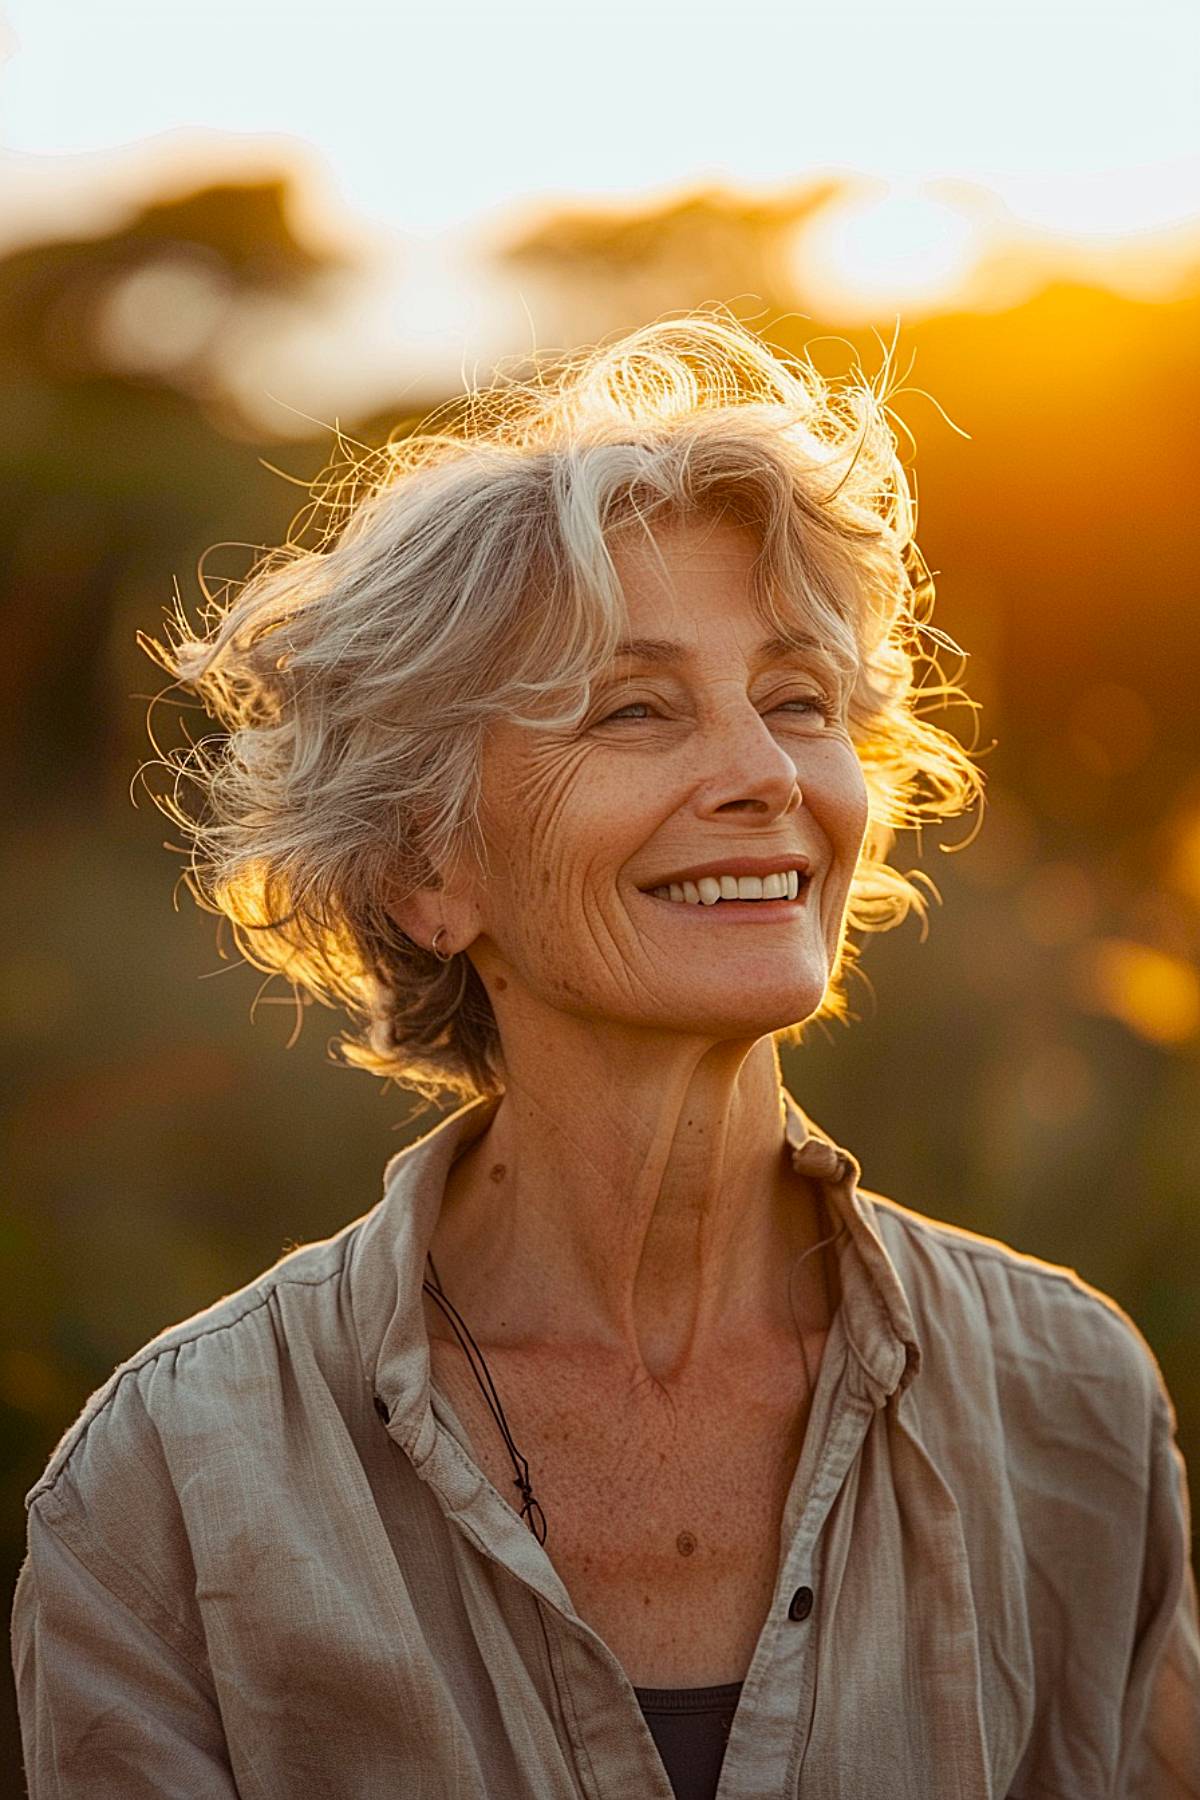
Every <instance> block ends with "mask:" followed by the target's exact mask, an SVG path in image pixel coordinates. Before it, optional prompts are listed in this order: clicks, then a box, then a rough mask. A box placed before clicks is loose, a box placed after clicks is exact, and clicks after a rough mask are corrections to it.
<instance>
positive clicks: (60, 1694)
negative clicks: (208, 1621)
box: [12, 1504, 238, 1800]
mask: <svg viewBox="0 0 1200 1800" xmlns="http://www.w3.org/2000/svg"><path fill="white" fill-rule="evenodd" d="M142 1610H144V1611H146V1612H151V1611H152V1610H153V1609H152V1607H147V1608H146V1609H142ZM12 1644H13V1671H14V1674H15V1677H16V1687H17V1705H18V1709H19V1713H20V1720H21V1741H22V1747H23V1750H24V1757H25V1779H26V1783H27V1786H28V1793H29V1800H77V1797H78V1800H82V1797H83V1796H84V1795H87V1796H89V1800H118V1796H119V1800H185V1797H186V1800H201V1797H202V1800H237V1793H238V1790H237V1786H236V1784H235V1782H234V1778H233V1772H232V1770H231V1768H230V1763H229V1756H228V1751H227V1748H226V1743H225V1735H224V1732H223V1730H222V1726H221V1717H220V1710H219V1708H218V1705H217V1701H216V1696H215V1693H214V1690H213V1686H212V1681H211V1678H210V1676H209V1673H208V1670H207V1667H206V1663H205V1658H204V1656H203V1653H202V1647H198V1651H197V1655H196V1656H195V1658H194V1659H193V1658H191V1657H188V1656H186V1655H185V1654H184V1653H183V1651H182V1649H181V1648H180V1647H179V1646H178V1645H173V1644H170V1643H168V1642H167V1640H166V1638H165V1637H163V1636H162V1635H161V1634H160V1633H159V1632H158V1631H156V1630H155V1629H154V1628H153V1626H152V1625H150V1624H149V1623H148V1622H147V1618H146V1617H144V1616H142V1611H140V1610H139V1609H136V1608H134V1607H133V1606H132V1605H130V1604H129V1603H128V1602H127V1601H126V1600H122V1599H121V1598H119V1597H118V1596H117V1595H116V1594H114V1593H112V1592H111V1591H110V1590H109V1588H107V1587H106V1586H105V1585H104V1583H103V1582H102V1581H101V1580H100V1579H99V1577H98V1576H97V1575H95V1574H94V1573H93V1572H92V1571H91V1570H90V1569H88V1568H86V1567H85V1565H84V1564H83V1562H82V1561H81V1560H80V1559H79V1557H78V1556H77V1555H76V1554H75V1553H74V1551H73V1550H71V1549H69V1548H68V1547H67V1545H66V1544H65V1543H64V1542H63V1541H62V1539H61V1538H59V1537H58V1536H57V1535H56V1534H55V1532H54V1531H53V1530H52V1529H51V1527H50V1526H49V1525H48V1524H47V1523H46V1522H45V1520H44V1519H43V1518H42V1517H41V1515H40V1513H39V1511H38V1508H37V1506H36V1504H35V1505H33V1506H31V1507H30V1509H29V1553H28V1555H27V1557H26V1559H25V1561H24V1563H23V1564H22V1567H21V1572H20V1575H19V1577H18V1580H17V1587H16V1593H15V1596H14V1600H13V1615H12Z"/></svg>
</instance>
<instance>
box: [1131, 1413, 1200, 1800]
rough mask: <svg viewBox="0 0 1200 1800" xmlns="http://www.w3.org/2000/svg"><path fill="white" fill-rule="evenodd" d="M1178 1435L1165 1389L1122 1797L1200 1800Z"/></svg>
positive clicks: (1187, 1509) (1196, 1639)
mask: <svg viewBox="0 0 1200 1800" xmlns="http://www.w3.org/2000/svg"><path fill="white" fill-rule="evenodd" d="M1175 1429H1176V1421H1175V1414H1174V1409H1173V1407H1172V1405H1171V1402H1170V1399H1169V1397H1168V1395H1167V1393H1166V1390H1165V1388H1163V1387H1162V1386H1161V1383H1160V1384H1159V1391H1158V1393H1157V1395H1156V1398H1155V1409H1154V1419H1153V1426H1152V1431H1151V1439H1150V1479H1149V1488H1148V1495H1147V1509H1146V1536H1145V1541H1144V1543H1143V1545H1142V1546H1141V1554H1142V1584H1141V1596H1140V1601H1139V1607H1138V1621H1137V1636H1136V1639H1135V1642H1134V1647H1133V1654H1132V1656H1131V1658H1130V1664H1129V1676H1128V1681H1127V1684H1126V1689H1125V1697H1124V1704H1123V1706H1122V1713H1121V1735H1122V1742H1121V1764H1120V1777H1119V1779H1118V1781H1117V1785H1116V1788H1115V1790H1114V1791H1115V1796H1116V1800H1200V1624H1198V1622H1197V1602H1196V1579H1195V1574H1194V1571H1193V1568H1192V1562H1191V1505H1190V1501H1189V1497H1188V1482H1187V1470H1186V1466H1185V1464H1184V1460H1183V1456H1182V1454H1181V1452H1180V1450H1179V1447H1178V1445H1177V1443H1176V1441H1175ZM1130 1548H1131V1552H1132V1551H1133V1548H1134V1547H1133V1546H1132V1545H1131V1547H1130Z"/></svg>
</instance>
